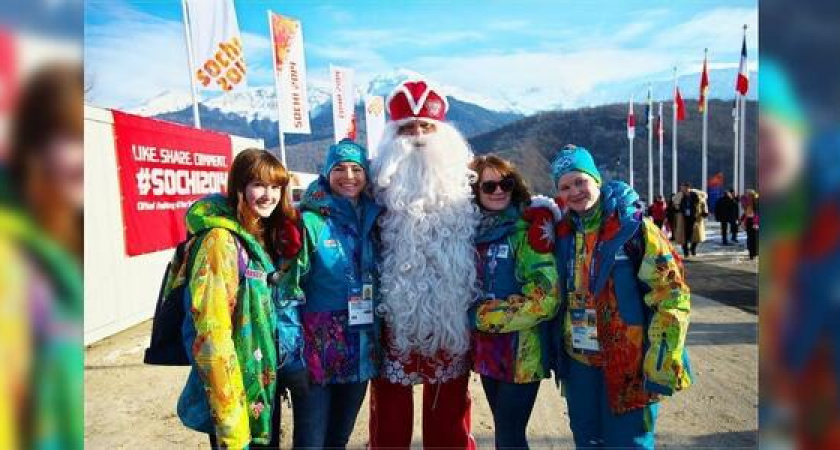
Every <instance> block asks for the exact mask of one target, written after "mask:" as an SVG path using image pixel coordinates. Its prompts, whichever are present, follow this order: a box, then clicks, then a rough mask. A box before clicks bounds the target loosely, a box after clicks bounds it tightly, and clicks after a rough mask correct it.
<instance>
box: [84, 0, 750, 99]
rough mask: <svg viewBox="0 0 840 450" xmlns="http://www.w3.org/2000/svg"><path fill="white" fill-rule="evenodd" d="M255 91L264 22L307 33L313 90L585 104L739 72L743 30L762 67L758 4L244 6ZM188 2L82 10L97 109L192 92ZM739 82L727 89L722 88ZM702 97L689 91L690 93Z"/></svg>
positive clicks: (611, 1)
mask: <svg viewBox="0 0 840 450" xmlns="http://www.w3.org/2000/svg"><path fill="white" fill-rule="evenodd" d="M235 5H236V9H237V16H238V19H239V25H240V29H241V31H242V33H243V40H244V45H245V48H246V57H247V61H248V64H249V80H248V82H249V85H251V86H269V85H272V84H273V82H272V72H271V66H270V58H271V50H270V46H269V39H268V21H267V17H266V10H267V9H272V10H274V11H275V12H278V13H280V14H283V15H287V16H289V17H293V18H296V19H299V20H301V21H302V23H303V33H304V41H305V51H306V59H307V70H308V75H309V78H310V80H319V79H326V78H327V74H328V67H329V64H330V63H333V64H336V65H342V66H346V67H351V68H353V69H355V70H356V73H357V74H356V79H357V83H358V84H362V83H365V82H366V81H367V80H369V79H370V78H371V77H373V76H375V75H377V74H380V73H384V72H388V71H391V70H393V69H396V68H407V69H411V70H415V71H418V72H421V73H424V74H426V75H428V76H430V77H433V78H434V79H436V80H438V81H440V82H442V83H446V84H450V85H453V86H458V87H460V88H464V89H467V90H470V91H472V92H476V93H481V94H486V95H498V94H499V93H503V94H502V95H507V96H517V95H523V96H526V95H528V94H529V92H530V93H533V92H537V91H541V90H542V91H547V92H551V93H552V95H557V96H567V97H568V98H576V99H582V98H584V99H585V98H586V96H588V95H593V94H594V93H595V92H596V91H597V90H598V89H599V88H603V87H604V86H608V85H610V84H611V83H621V82H625V81H627V80H631V79H638V78H640V77H649V78H651V79H652V80H655V79H667V78H668V77H670V74H671V73H672V71H673V67H674V66H677V67H678V68H679V72H680V74H686V73H692V72H698V71H699V70H700V65H701V63H702V58H703V48H704V47H708V48H709V52H710V59H711V62H712V67H721V68H723V67H733V66H735V67H737V63H738V56H739V51H740V42H741V34H742V28H741V27H742V25H743V24H744V23H747V24H749V25H750V28H749V30H748V34H747V43H748V49H749V52H750V59H751V61H752V66H753V67H754V66H755V61H756V55H757V52H756V44H757V36H758V29H757V21H758V9H757V1H756V0H750V1H740V0H739V1H716V0H702V1H701V0H682V1H679V2H675V1H646V2H627V1H622V0H605V1H583V0H575V1H526V0H518V1H473V0H467V1H459V2H444V1H439V0H424V1H399V2H398V1H391V2H386V1H352V2H351V1H333V2H326V1H320V2H316V1H261V0H235ZM181 20H182V18H181V2H180V0H157V1H154V0H94V1H87V2H85V66H86V73H87V75H88V77H89V80H90V84H91V86H92V90H91V92H90V94H89V100H90V101H93V102H94V103H96V104H98V105H100V106H107V107H130V106H133V105H136V104H140V103H143V102H144V100H147V99H149V98H151V97H153V96H155V95H157V94H158V93H160V92H161V91H164V90H171V91H185V92H186V91H188V90H189V84H188V78H187V69H186V62H185V50H184V27H183V24H182V22H181ZM728 82H730V80H727V83H728ZM694 90H696V89H695V88H694V87H692V89H691V91H694Z"/></svg>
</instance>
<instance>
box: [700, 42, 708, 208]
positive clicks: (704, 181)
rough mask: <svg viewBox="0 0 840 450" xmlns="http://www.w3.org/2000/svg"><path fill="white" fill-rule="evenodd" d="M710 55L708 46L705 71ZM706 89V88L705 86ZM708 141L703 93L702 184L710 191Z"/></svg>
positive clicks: (705, 104) (705, 190) (705, 100)
mask: <svg viewBox="0 0 840 450" xmlns="http://www.w3.org/2000/svg"><path fill="white" fill-rule="evenodd" d="M708 57H709V49H708V48H707V49H706V50H705V52H704V56H703V73H704V74H705V73H706V62H707V60H708ZM704 89H705V88H704ZM708 141H709V98H708V96H707V95H703V179H702V180H701V181H702V182H701V185H702V186H703V192H708V185H707V183H708V179H709V157H708Z"/></svg>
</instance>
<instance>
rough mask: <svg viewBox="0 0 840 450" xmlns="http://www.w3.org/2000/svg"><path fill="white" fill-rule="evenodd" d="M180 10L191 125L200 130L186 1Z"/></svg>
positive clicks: (193, 59) (185, 0) (182, 3)
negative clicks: (184, 45) (190, 93)
mask: <svg viewBox="0 0 840 450" xmlns="http://www.w3.org/2000/svg"><path fill="white" fill-rule="evenodd" d="M181 8H182V9H183V11H184V36H185V37H186V41H187V64H189V66H190V68H189V74H190V90H191V91H192V103H193V104H192V107H193V124H194V125H195V127H196V128H199V129H200V128H201V117H200V115H199V113H198V89H197V88H196V86H195V77H194V76H193V70H195V57H194V56H193V52H192V35H191V34H190V16H189V10H188V9H187V0H182V1H181Z"/></svg>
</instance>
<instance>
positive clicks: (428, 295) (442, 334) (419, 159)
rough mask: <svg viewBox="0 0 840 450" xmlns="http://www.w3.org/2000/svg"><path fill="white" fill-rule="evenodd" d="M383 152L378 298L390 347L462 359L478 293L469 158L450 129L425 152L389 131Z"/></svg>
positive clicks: (378, 166) (378, 165) (377, 167)
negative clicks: (469, 311)
mask: <svg viewBox="0 0 840 450" xmlns="http://www.w3.org/2000/svg"><path fill="white" fill-rule="evenodd" d="M379 150H380V152H379V157H378V158H377V160H376V161H374V173H375V174H376V180H377V181H376V185H375V187H374V192H375V195H376V197H377V200H378V201H379V202H380V203H381V204H383V205H384V206H385V207H386V208H387V210H386V212H385V213H384V214H383V216H382V217H381V218H380V220H379V224H380V228H381V238H382V243H383V252H382V266H381V271H380V274H381V286H382V290H381V291H382V295H383V305H384V309H385V312H386V322H387V323H388V326H389V328H390V331H391V333H392V338H393V344H394V345H395V347H396V349H397V350H398V351H399V352H400V353H403V354H407V353H409V352H411V351H416V352H419V353H420V354H422V355H426V356H432V355H434V354H435V353H436V352H438V351H439V350H444V351H446V352H447V353H449V354H451V355H461V354H464V353H466V352H467V351H468V350H469V327H468V324H467V309H468V308H469V306H470V304H472V302H473V300H474V299H475V297H476V295H477V293H478V288H477V284H476V270H475V248H474V246H473V236H474V234H475V229H476V225H477V223H478V218H479V214H478V210H477V208H476V207H475V205H474V204H473V202H472V191H471V189H470V181H471V179H472V177H474V174H473V173H472V172H471V171H469V170H468V169H467V164H468V163H469V162H470V161H471V160H472V152H471V151H470V150H469V147H468V146H467V144H466V142H465V141H464V140H463V138H461V136H460V135H459V134H458V133H457V131H455V130H454V128H452V127H451V126H450V125H448V124H438V132H437V133H434V134H432V135H430V136H429V139H428V141H427V143H426V146H425V147H424V148H422V149H416V148H414V146H413V144H412V143H411V139H404V138H399V137H396V128H395V127H389V129H388V130H386V136H385V141H384V142H383V145H380V148H379Z"/></svg>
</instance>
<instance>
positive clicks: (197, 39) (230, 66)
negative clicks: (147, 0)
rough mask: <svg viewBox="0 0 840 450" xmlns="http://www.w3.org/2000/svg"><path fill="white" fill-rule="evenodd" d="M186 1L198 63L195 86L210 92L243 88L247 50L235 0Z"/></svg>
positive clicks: (194, 72) (191, 38)
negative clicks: (240, 33)
mask: <svg viewBox="0 0 840 450" xmlns="http://www.w3.org/2000/svg"><path fill="white" fill-rule="evenodd" d="M184 2H185V4H186V9H187V16H188V17H187V23H188V26H189V33H190V41H191V43H192V54H193V57H194V61H195V65H196V66H195V67H194V68H193V77H194V78H195V81H196V86H198V88H199V89H205V90H210V91H224V92H230V91H233V90H237V89H239V90H244V89H245V87H246V82H245V81H246V80H245V74H246V67H245V53H244V51H243V50H242V37H241V36H240V35H239V24H238V23H237V21H236V10H235V9H234V8H233V0H184ZM164 51H166V50H164Z"/></svg>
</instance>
